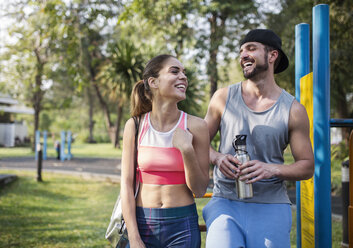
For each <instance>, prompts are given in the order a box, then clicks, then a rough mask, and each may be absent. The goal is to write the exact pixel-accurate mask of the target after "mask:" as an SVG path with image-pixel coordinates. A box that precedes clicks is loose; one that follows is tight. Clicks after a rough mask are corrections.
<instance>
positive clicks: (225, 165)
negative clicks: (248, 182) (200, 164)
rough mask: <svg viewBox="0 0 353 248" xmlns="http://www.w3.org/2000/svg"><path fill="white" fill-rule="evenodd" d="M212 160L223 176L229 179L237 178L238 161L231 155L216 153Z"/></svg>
mask: <svg viewBox="0 0 353 248" xmlns="http://www.w3.org/2000/svg"><path fill="white" fill-rule="evenodd" d="M214 162H215V165H216V166H218V168H219V170H220V171H221V172H222V173H223V175H224V176H225V177H227V178H231V179H237V178H238V177H239V172H240V170H239V168H238V165H240V162H239V160H238V159H236V158H235V157H233V156H232V155H230V154H222V153H218V155H217V158H216V159H215V161H214Z"/></svg>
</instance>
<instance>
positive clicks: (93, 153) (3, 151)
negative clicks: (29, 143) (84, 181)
mask: <svg viewBox="0 0 353 248" xmlns="http://www.w3.org/2000/svg"><path fill="white" fill-rule="evenodd" d="M65 152H66V153H67V147H66V150H65ZM71 153H72V155H73V156H74V157H77V158H79V157H84V158H97V157H98V158H117V157H121V150H120V149H116V148H114V147H113V145H112V144H110V143H97V144H88V143H73V144H72V145H71ZM28 156H33V157H34V152H32V150H31V148H29V147H12V148H5V147H1V148H0V158H4V157H28ZM47 156H48V157H56V151H55V149H54V146H53V144H52V143H48V145H47Z"/></svg>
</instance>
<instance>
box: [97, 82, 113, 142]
mask: <svg viewBox="0 0 353 248" xmlns="http://www.w3.org/2000/svg"><path fill="white" fill-rule="evenodd" d="M92 84H93V87H94V89H95V91H96V94H97V97H98V100H99V103H100V105H101V107H102V109H103V115H104V120H105V125H106V127H107V130H108V135H109V139H110V141H111V142H112V143H113V144H114V141H115V127H114V125H113V124H112V122H111V120H110V111H109V108H108V104H107V103H106V102H105V100H104V98H103V96H102V94H101V92H100V90H99V87H98V85H97V83H96V82H95V81H94V80H92Z"/></svg>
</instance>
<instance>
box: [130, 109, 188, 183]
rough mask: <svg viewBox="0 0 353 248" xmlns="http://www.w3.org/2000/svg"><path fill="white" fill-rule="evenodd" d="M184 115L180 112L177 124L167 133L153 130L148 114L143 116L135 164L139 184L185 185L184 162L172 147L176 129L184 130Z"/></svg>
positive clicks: (178, 152) (177, 150) (177, 151)
mask: <svg viewBox="0 0 353 248" xmlns="http://www.w3.org/2000/svg"><path fill="white" fill-rule="evenodd" d="M186 117H187V116H186V113H184V112H182V111H181V114H180V118H179V121H178V123H177V124H176V125H175V126H174V128H172V129H171V130H170V131H168V132H158V131H156V130H155V129H153V127H152V125H151V121H150V112H149V113H147V114H146V115H145V118H144V120H143V123H142V130H141V133H140V136H139V143H138V152H137V163H138V170H139V171H140V182H141V183H145V184H158V185H163V184H185V183H186V180H185V172H184V161H183V157H182V155H181V152H180V151H179V149H177V148H175V147H173V144H172V138H173V133H174V131H175V129H176V128H177V127H179V128H181V129H184V130H185V129H186V127H187V125H186V124H187V123H186V120H187V118H186Z"/></svg>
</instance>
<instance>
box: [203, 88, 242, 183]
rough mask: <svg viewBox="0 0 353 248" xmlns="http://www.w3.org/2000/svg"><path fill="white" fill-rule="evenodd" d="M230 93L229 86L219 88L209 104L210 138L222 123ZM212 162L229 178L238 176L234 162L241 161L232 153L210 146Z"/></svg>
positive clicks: (208, 123)
mask: <svg viewBox="0 0 353 248" xmlns="http://www.w3.org/2000/svg"><path fill="white" fill-rule="evenodd" d="M227 95H228V87H227V88H222V89H219V90H217V91H216V92H215V93H214V95H213V96H212V98H211V101H210V104H209V105H208V110H207V114H206V116H205V121H206V122H207V126H208V130H209V133H210V140H212V139H213V138H214V136H215V135H216V133H217V131H218V129H219V125H220V123H221V118H222V114H223V112H224V108H225V105H226V99H227ZM209 150H210V162H211V163H212V164H214V165H215V166H218V168H219V169H220V171H221V172H222V173H223V174H224V175H225V176H226V177H228V178H236V177H237V176H238V173H239V169H238V168H237V167H236V166H234V164H239V161H238V160H237V159H236V158H234V157H233V156H232V155H230V154H222V153H219V152H217V151H215V150H214V149H213V148H212V147H211V146H210V149H209Z"/></svg>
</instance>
